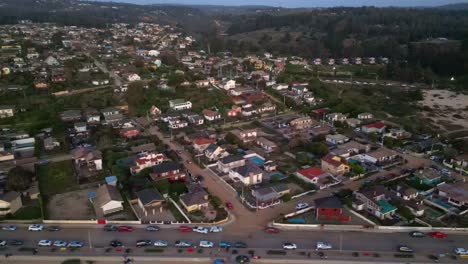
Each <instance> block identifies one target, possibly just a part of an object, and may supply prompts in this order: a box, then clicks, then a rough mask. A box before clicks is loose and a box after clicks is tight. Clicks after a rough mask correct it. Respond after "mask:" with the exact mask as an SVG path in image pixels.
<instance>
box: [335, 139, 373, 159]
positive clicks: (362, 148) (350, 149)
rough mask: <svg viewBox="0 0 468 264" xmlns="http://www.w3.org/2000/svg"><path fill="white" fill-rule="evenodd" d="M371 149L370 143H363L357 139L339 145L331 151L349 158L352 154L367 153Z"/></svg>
mask: <svg viewBox="0 0 468 264" xmlns="http://www.w3.org/2000/svg"><path fill="white" fill-rule="evenodd" d="M369 151H370V145H369V144H362V143H359V142H357V141H354V140H352V141H348V142H346V143H344V144H342V145H338V146H337V148H334V149H332V150H331V153H333V154H335V155H338V156H340V157H343V158H349V157H351V156H354V155H357V154H361V153H367V152H369Z"/></svg>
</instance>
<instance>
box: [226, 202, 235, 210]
mask: <svg viewBox="0 0 468 264" xmlns="http://www.w3.org/2000/svg"><path fill="white" fill-rule="evenodd" d="M226 208H227V209H229V210H232V209H234V205H233V204H232V203H231V202H227V203H226Z"/></svg>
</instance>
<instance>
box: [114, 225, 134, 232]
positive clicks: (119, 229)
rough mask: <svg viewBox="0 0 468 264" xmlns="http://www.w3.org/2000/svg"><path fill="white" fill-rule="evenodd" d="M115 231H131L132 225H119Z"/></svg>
mask: <svg viewBox="0 0 468 264" xmlns="http://www.w3.org/2000/svg"><path fill="white" fill-rule="evenodd" d="M117 232H133V227H131V226H119V227H118V228H117Z"/></svg>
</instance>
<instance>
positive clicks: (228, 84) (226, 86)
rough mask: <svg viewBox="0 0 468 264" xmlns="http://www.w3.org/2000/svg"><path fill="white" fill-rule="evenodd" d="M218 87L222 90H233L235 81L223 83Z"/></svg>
mask: <svg viewBox="0 0 468 264" xmlns="http://www.w3.org/2000/svg"><path fill="white" fill-rule="evenodd" d="M219 87H220V88H221V89H224V90H230V89H234V88H236V81H235V80H228V81H224V82H222V83H220V84H219Z"/></svg>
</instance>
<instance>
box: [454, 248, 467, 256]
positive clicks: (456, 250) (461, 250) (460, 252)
mask: <svg viewBox="0 0 468 264" xmlns="http://www.w3.org/2000/svg"><path fill="white" fill-rule="evenodd" d="M453 253H455V254H457V255H459V256H466V255H468V250H466V249H465V248H461V247H457V248H454V249H453Z"/></svg>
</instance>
